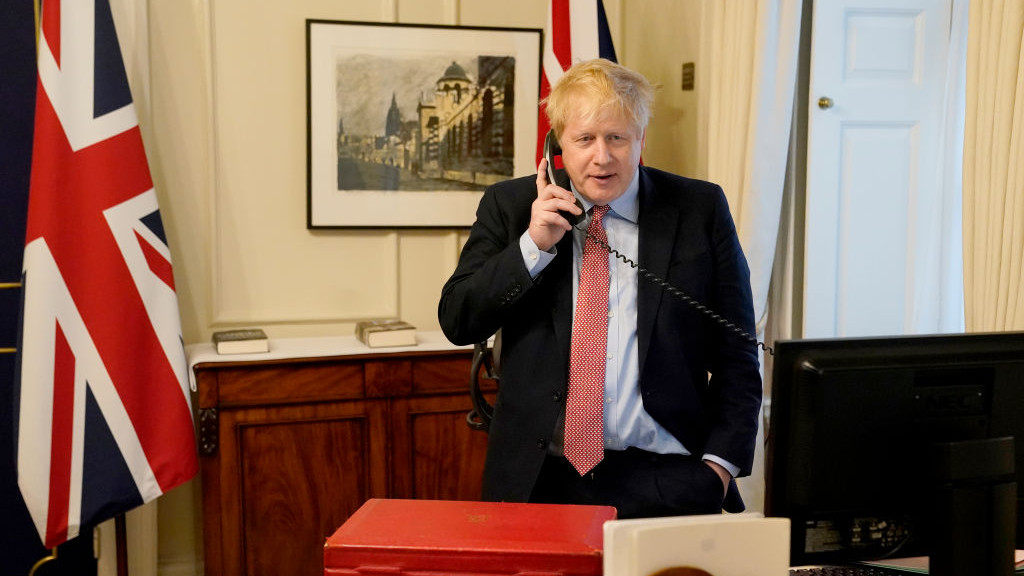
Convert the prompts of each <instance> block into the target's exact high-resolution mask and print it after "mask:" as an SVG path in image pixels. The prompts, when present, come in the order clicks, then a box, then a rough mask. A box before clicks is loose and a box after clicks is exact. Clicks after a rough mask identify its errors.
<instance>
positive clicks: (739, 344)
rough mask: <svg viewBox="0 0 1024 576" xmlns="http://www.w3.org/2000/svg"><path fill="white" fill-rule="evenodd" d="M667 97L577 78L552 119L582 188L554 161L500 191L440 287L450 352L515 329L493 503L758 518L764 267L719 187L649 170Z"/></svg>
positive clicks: (491, 195)
mask: <svg viewBox="0 0 1024 576" xmlns="http://www.w3.org/2000/svg"><path fill="white" fill-rule="evenodd" d="M653 93H654V88H653V87H652V86H651V85H650V84H649V82H648V81H647V80H646V79H645V78H644V77H643V76H642V75H640V74H638V73H636V72H633V71H631V70H629V69H627V68H624V67H622V66H619V65H617V64H614V63H611V62H609V61H607V60H592V61H587V62H581V63H578V64H576V65H574V66H573V67H572V68H570V69H569V70H568V71H567V72H566V74H565V75H564V76H563V77H562V78H561V79H560V80H559V82H557V83H556V84H555V86H554V87H553V88H552V91H551V95H550V96H549V97H548V100H547V113H548V117H549V119H550V121H551V126H552V129H553V131H554V133H555V134H557V136H558V141H559V143H560V145H561V147H562V150H563V152H562V161H563V164H564V166H565V172H566V173H567V174H568V176H569V179H570V180H571V183H572V184H571V189H572V191H571V190H570V189H568V188H570V186H569V185H568V184H565V185H564V187H563V186H558V185H555V184H553V183H551V182H548V178H547V176H546V171H547V170H546V169H547V160H542V161H541V163H540V166H539V167H538V170H537V175H536V177H533V176H530V177H523V178H517V179H513V180H510V181H506V182H502V183H499V184H496V185H494V186H491V187H490V188H489V189H488V190H487V191H486V192H485V193H484V196H483V198H482V199H481V201H480V206H479V208H478V210H477V220H476V222H475V223H474V225H473V228H472V230H471V232H470V236H469V239H468V241H467V242H466V245H465V247H464V248H463V251H462V254H461V257H460V259H459V264H458V267H457V268H456V270H455V272H454V273H453V275H452V276H451V278H450V279H449V280H448V282H447V283H446V284H445V286H444V288H443V290H442V293H441V300H440V304H439V308H438V316H439V319H440V323H441V327H442V329H443V330H444V333H445V335H446V336H447V337H448V338H449V339H450V340H451V341H452V342H454V343H456V344H471V343H475V342H480V341H483V340H485V339H486V338H488V337H489V336H491V335H493V334H494V333H495V332H497V331H498V330H499V329H500V330H501V337H502V346H501V351H502V358H501V366H502V374H501V384H500V388H499V392H498V397H497V401H496V403H495V411H494V421H493V423H492V424H491V428H490V436H489V444H488V452H487V460H486V464H485V470H484V482H483V492H484V493H483V497H484V499H487V500H498V501H517V502H527V501H528V502H550V503H570V504H603V505H613V506H615V507H616V508H617V509H618V511H619V516H620V517H621V518H631V517H650V516H671V515H681V514H698V513H715V512H721V511H722V510H723V509H725V510H727V511H739V510H742V509H743V503H742V500H741V499H740V498H739V493H738V491H737V490H736V487H735V482H734V480H733V479H734V478H735V477H738V476H744V475H748V474H750V471H751V466H752V463H753V457H754V443H755V437H756V433H757V421H758V413H759V410H760V402H761V378H760V374H759V370H758V357H757V349H756V347H755V346H754V345H753V344H752V343H750V341H749V339H748V338H747V337H745V336H743V335H740V336H737V334H736V333H735V332H736V329H739V330H742V331H744V332H746V333H747V334H751V333H753V332H754V320H753V305H752V299H751V291H750V282H749V270H748V268H747V263H746V259H745V257H744V255H743V251H742V249H741V247H740V243H739V239H738V237H737V235H736V230H735V226H734V224H733V220H732V217H731V215H730V213H729V209H728V205H727V203H726V199H725V195H724V194H723V192H722V190H721V188H720V187H719V186H717V185H715V184H711V183H708V182H702V181H699V180H692V179H688V178H683V177H680V176H676V175H673V174H669V173H666V172H662V171H659V170H656V169H653V168H649V167H646V166H640V154H641V151H642V149H643V144H644V135H645V131H646V127H647V123H648V119H649V118H650V114H651V106H652V104H653ZM556 179H558V177H556ZM573 191H575V192H576V193H577V195H578V197H579V199H580V200H581V206H582V207H581V206H580V205H577V204H576V203H574V199H575V197H574V195H573ZM570 215H571V216H570ZM575 216H580V217H581V219H582V221H581V222H580V223H579V224H578V225H577V226H573V225H571V224H570V222H569V221H568V220H567V217H570V218H572V217H575ZM589 235H596V236H598V237H606V238H607V240H606V242H607V244H609V245H610V246H611V247H612V248H614V249H616V250H618V251H619V253H621V255H622V256H624V257H625V258H620V257H616V256H615V255H612V254H610V253H609V252H607V251H605V250H604V249H601V248H597V250H594V248H595V247H597V246H598V244H596V243H595V242H594V241H593V240H592V239H587V237H588V236H589ZM588 245H589V247H588ZM595 252H596V253H598V254H599V256H594V253H595ZM625 259H629V260H635V261H636V263H637V264H639V266H641V267H643V268H644V269H645V270H646V271H649V273H650V274H652V275H653V276H656V277H657V278H658V279H664V280H665V281H666V282H667V283H668V284H669V285H671V286H672V287H675V289H678V290H680V291H682V292H683V293H685V295H687V296H689V297H690V298H692V299H693V300H695V301H696V302H697V303H700V304H701V305H704V306H706V307H707V308H709V309H710V310H713V311H714V313H716V314H717V315H720V318H721V319H724V320H726V321H728V322H729V323H731V326H730V327H723V326H722V325H721V322H720V321H719V320H718V319H716V318H712V317H710V316H709V315H707V314H705V313H702V312H701V311H699V310H698V309H697V308H698V306H694V305H693V303H692V302H686V301H684V299H682V298H679V297H678V295H676V294H674V291H675V289H673V288H670V287H666V286H665V285H663V284H662V283H661V282H660V281H659V280H657V279H652V278H653V276H652V277H648V273H647V272H638V271H637V269H636V267H635V266H631V265H630V264H629V263H627V262H626V261H625ZM602 261H603V262H602ZM595 263H596V264H595ZM594 270H597V271H598V272H594ZM595 277H596V278H598V281H599V282H600V283H599V284H598V285H597V288H593V287H592V286H593V282H594V280H593V278H595ZM595 294H596V295H597V296H594V295H595ZM606 297H607V298H606ZM593 309H596V310H597V313H596V314H595V313H593V311H592V310H593ZM581 317H582V318H584V319H582V320H581ZM595 338H597V339H596V340H595ZM588 347H589V348H588ZM595 380H596V381H597V383H596V384H593V382H594V381H595ZM588 382H590V383H591V385H590V386H588V385H587V383H588ZM595 387H596V388H597V391H596V392H594V388H595ZM587 390H590V392H593V393H590V392H587ZM595 394H596V397H595ZM595 430H596V431H595ZM595 435H596V439H595V438H594V437H595ZM595 442H596V447H595ZM581 455H584V456H581Z"/></svg>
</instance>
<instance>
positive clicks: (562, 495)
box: [530, 448, 742, 519]
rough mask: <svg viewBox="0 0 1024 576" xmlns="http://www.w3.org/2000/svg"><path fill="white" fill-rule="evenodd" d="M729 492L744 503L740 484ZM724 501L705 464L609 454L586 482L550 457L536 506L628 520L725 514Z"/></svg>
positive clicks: (632, 452) (633, 451) (675, 457)
mask: <svg viewBox="0 0 1024 576" xmlns="http://www.w3.org/2000/svg"><path fill="white" fill-rule="evenodd" d="M729 492H730V494H729V498H728V499H729V500H730V501H731V500H732V499H733V497H735V498H736V499H737V500H739V493H738V492H736V484H735V482H733V483H730V486H729ZM734 492H735V494H733V493H734ZM722 495H723V491H722V480H721V478H719V476H718V474H717V473H716V472H715V471H714V470H713V469H712V468H711V467H710V466H708V465H707V464H705V463H704V462H702V461H701V459H700V458H698V457H695V456H683V455H681V454H655V453H652V452H645V451H643V450H639V449H637V448H629V449H626V450H624V451H614V450H605V457H604V460H602V461H601V463H599V464H598V465H597V466H596V467H595V468H594V469H593V470H592V471H590V472H588V473H587V474H586V475H584V476H580V474H579V472H577V471H576V469H575V468H573V466H572V464H570V463H569V462H568V460H566V459H565V458H564V457H561V456H554V455H548V456H547V457H546V458H545V460H544V465H543V467H542V468H541V471H540V476H539V477H538V479H537V483H536V485H535V486H534V489H533V493H532V494H531V495H530V502H536V503H545V504H585V505H601V506H614V507H615V508H616V509H617V510H618V517H619V518H621V519H625V518H650V517H657V516H684V515H690V514H719V513H721V512H722V505H723V497H722ZM730 504H733V503H732V502H730ZM740 506H741V507H742V504H740ZM727 508H728V509H729V510H730V511H736V510H735V506H734V505H733V506H727Z"/></svg>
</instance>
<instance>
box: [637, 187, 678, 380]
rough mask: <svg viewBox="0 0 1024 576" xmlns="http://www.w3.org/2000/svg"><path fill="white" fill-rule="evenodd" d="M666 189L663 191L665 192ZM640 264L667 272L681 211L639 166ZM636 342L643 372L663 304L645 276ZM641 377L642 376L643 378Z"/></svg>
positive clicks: (659, 291) (654, 271)
mask: <svg viewBox="0 0 1024 576" xmlns="http://www.w3.org/2000/svg"><path fill="white" fill-rule="evenodd" d="M663 193H664V192H663ZM639 223H640V239H639V242H640V246H639V252H640V253H639V255H638V262H639V264H640V266H642V267H644V268H645V269H646V270H648V271H649V272H651V273H652V274H654V275H656V276H657V277H658V278H665V277H667V276H668V265H669V261H670V259H671V255H672V251H673V249H674V248H675V239H676V237H677V234H676V228H677V227H678V225H679V213H678V212H677V211H676V209H675V208H674V207H673V206H671V205H670V204H669V203H667V202H662V201H661V200H660V196H659V194H658V191H657V190H655V188H654V184H653V183H652V182H651V178H650V176H648V174H647V173H646V172H645V171H644V169H643V167H641V168H640V216H639ZM637 290H638V291H637V320H636V331H637V343H638V346H639V349H638V353H639V360H640V365H639V369H640V374H641V375H642V374H643V373H644V364H645V360H646V359H647V351H648V350H649V349H650V343H651V331H652V330H653V328H654V320H655V318H656V317H657V315H658V308H659V307H660V306H661V299H662V297H663V295H664V292H665V291H664V290H663V289H662V288H661V287H660V286H658V285H657V284H655V283H654V282H652V281H651V280H648V279H646V278H643V277H642V275H641V278H640V279H639V286H638V288H637ZM641 380H642V378H641Z"/></svg>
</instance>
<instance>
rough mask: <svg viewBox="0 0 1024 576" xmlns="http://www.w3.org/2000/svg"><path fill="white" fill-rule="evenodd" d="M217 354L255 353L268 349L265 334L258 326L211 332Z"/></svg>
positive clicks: (268, 344)
mask: <svg viewBox="0 0 1024 576" xmlns="http://www.w3.org/2000/svg"><path fill="white" fill-rule="evenodd" d="M213 345H214V347H215V348H216V349H217V354H256V353H260V352H269V351H270V342H269V341H268V340H267V334H266V333H265V332H263V330H261V329H259V328H241V329H238V330H222V331H220V332H214V333H213Z"/></svg>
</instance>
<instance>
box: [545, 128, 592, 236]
mask: <svg viewBox="0 0 1024 576" xmlns="http://www.w3.org/2000/svg"><path fill="white" fill-rule="evenodd" d="M561 155H562V147H561V145H559V144H558V138H556V137H555V131H554V130H548V135H547V136H545V137H544V159H545V160H547V161H548V182H550V183H552V184H554V185H556V186H559V187H562V188H565V189H566V190H569V191H570V192H572V186H571V185H570V184H569V175H568V174H566V173H564V172H563V173H562V174H560V175H559V174H558V173H557V172H555V156H561ZM556 175H559V176H561V177H560V178H555V176H556ZM573 195H574V196H575V192H574V193H573ZM576 206H578V207H579V209H580V210H583V203H582V202H580V199H579V198H576ZM584 213H585V211H584ZM558 214H559V216H561V217H562V218H565V219H566V220H567V221H568V222H569V225H570V226H575V225H577V224H579V223H580V220H581V219H582V218H583V213H581V214H580V215H579V216H577V215H575V214H573V213H572V212H567V211H565V210H559V211H558Z"/></svg>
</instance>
